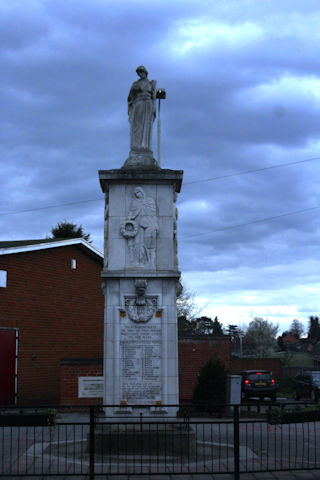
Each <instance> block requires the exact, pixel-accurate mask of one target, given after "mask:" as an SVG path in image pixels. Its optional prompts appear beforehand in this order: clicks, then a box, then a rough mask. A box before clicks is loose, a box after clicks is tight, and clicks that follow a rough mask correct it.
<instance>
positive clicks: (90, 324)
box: [0, 238, 104, 405]
mask: <svg viewBox="0 0 320 480" xmlns="http://www.w3.org/2000/svg"><path fill="white" fill-rule="evenodd" d="M102 265H103V254H102V253H101V252H100V251H99V250H98V249H97V248H95V247H94V246H93V245H92V244H90V243H88V242H86V241H85V240H83V239H81V238H73V239H66V240H57V239H42V240H23V241H7V242H0V271H1V275H0V280H1V282H0V405H1V404H13V403H14V402H15V396H16V399H17V400H18V402H19V403H20V404H27V403H37V404H39V403H40V404H41V403H43V404H45V403H51V404H52V403H58V402H59V399H60V360H61V358H64V357H77V358H92V357H94V358H96V357H102V355H103V340H102V339H103V311H104V300H103V296H102V295H101V293H100V290H99V286H100V274H101V270H102Z"/></svg>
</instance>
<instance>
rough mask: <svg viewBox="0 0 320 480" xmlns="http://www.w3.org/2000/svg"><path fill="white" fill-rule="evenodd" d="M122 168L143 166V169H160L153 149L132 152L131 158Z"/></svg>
mask: <svg viewBox="0 0 320 480" xmlns="http://www.w3.org/2000/svg"><path fill="white" fill-rule="evenodd" d="M121 168H122V169H130V168H138V169H139V168H143V169H148V168H152V169H157V170H160V167H159V164H158V162H157V160H155V159H154V158H153V153H152V152H151V151H146V152H130V155H129V158H127V160H126V161H125V163H124V164H123V166H122V167H121Z"/></svg>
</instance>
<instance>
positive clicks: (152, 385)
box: [120, 319, 161, 404]
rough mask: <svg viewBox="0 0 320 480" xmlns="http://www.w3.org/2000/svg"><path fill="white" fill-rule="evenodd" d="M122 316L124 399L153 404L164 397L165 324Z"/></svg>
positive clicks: (121, 389)
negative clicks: (162, 371)
mask: <svg viewBox="0 0 320 480" xmlns="http://www.w3.org/2000/svg"><path fill="white" fill-rule="evenodd" d="M121 320H122V321H121V325H120V400H125V401H127V403H129V404H136V403H145V404H149V403H150V404H153V403H154V402H155V401H157V400H161V368H160V365H161V355H160V354H161V325H159V323H158V322H156V321H155V319H153V321H152V320H151V321H150V322H148V323H146V324H141V323H137V324H136V323H133V322H131V321H130V320H128V319H121Z"/></svg>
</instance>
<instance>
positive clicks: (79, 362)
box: [60, 358, 103, 405]
mask: <svg viewBox="0 0 320 480" xmlns="http://www.w3.org/2000/svg"><path fill="white" fill-rule="evenodd" d="M102 363H103V361H102V358H100V359H99V358H97V359H95V358H93V359H65V360H61V366H60V381H61V386H60V403H61V405H99V404H102V400H103V399H102V398H99V397H97V398H79V397H78V377H96V376H97V377H100V376H102V375H103V366H102Z"/></svg>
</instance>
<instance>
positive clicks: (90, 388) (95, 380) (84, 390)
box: [78, 377, 103, 398]
mask: <svg viewBox="0 0 320 480" xmlns="http://www.w3.org/2000/svg"><path fill="white" fill-rule="evenodd" d="M78 397H79V398H99V397H100V398H101V397H103V377H78Z"/></svg>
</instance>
